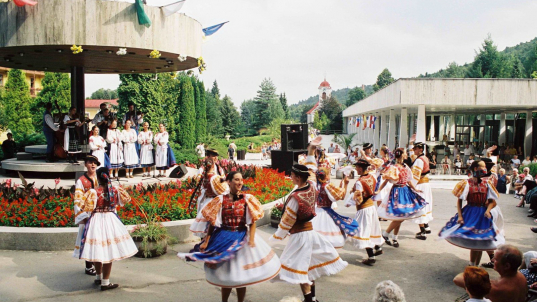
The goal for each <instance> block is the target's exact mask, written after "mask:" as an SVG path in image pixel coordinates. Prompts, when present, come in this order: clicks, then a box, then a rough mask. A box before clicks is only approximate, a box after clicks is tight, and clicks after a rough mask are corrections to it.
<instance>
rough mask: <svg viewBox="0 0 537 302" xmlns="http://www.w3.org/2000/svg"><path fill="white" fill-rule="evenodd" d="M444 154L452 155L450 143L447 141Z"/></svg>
mask: <svg viewBox="0 0 537 302" xmlns="http://www.w3.org/2000/svg"><path fill="white" fill-rule="evenodd" d="M444 154H445V155H446V156H447V157H450V156H451V149H450V148H449V144H448V143H447V142H446V146H445V147H444Z"/></svg>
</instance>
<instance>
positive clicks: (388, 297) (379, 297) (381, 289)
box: [373, 280, 406, 302]
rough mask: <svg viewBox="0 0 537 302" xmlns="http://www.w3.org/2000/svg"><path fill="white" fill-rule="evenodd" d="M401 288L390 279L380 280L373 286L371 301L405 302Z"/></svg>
mask: <svg viewBox="0 0 537 302" xmlns="http://www.w3.org/2000/svg"><path fill="white" fill-rule="evenodd" d="M405 301H406V300H405V294H404V293H403V290H402V289H401V288H400V287H399V286H397V284H395V283H393V282H392V281H391V280H386V281H382V282H380V283H379V284H377V287H375V292H374V293H373V302H405Z"/></svg>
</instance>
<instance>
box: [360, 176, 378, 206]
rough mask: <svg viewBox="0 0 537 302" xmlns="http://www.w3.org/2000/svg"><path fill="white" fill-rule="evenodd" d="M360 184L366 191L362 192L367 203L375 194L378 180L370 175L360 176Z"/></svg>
mask: <svg viewBox="0 0 537 302" xmlns="http://www.w3.org/2000/svg"><path fill="white" fill-rule="evenodd" d="M360 182H361V183H362V188H363V189H364V190H363V191H362V197H363V200H364V202H365V201H366V200H368V199H369V198H371V196H373V194H374V193H375V186H376V184H377V180H376V179H375V177H374V176H373V175H371V174H369V173H368V174H365V175H362V176H360Z"/></svg>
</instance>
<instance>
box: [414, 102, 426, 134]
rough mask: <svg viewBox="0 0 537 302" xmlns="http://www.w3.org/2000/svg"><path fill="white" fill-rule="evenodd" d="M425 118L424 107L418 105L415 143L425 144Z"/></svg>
mask: <svg viewBox="0 0 537 302" xmlns="http://www.w3.org/2000/svg"><path fill="white" fill-rule="evenodd" d="M426 124H427V118H426V116H425V105H418V122H417V130H416V142H422V143H425V139H426V137H425V135H426V130H425V127H426Z"/></svg>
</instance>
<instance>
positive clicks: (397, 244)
mask: <svg viewBox="0 0 537 302" xmlns="http://www.w3.org/2000/svg"><path fill="white" fill-rule="evenodd" d="M425 238H427V237H425ZM393 247H399V242H398V241H397V240H395V239H394V240H393Z"/></svg>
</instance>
